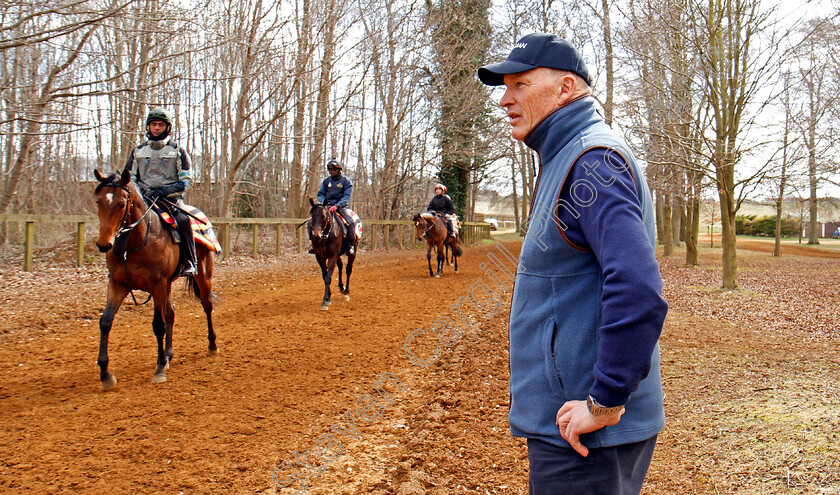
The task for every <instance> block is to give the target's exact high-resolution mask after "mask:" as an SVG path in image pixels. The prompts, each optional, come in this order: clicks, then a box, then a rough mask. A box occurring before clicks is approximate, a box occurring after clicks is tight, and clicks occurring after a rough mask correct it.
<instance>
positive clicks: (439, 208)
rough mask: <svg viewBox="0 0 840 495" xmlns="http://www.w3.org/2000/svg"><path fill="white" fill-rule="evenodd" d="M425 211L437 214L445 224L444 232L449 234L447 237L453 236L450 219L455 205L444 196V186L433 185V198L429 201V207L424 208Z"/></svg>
mask: <svg viewBox="0 0 840 495" xmlns="http://www.w3.org/2000/svg"><path fill="white" fill-rule="evenodd" d="M426 210H428V211H431V212H435V213H439V214H440V215H441V217H442V218H443V221H444V223H445V224H446V230H447V231H448V232H449V235H451V236H454V235H455V232H454V230H453V228H452V217H451V216H452V215H454V214H455V204H454V203H453V202H452V198H450V197H449V195H448V194H446V186H444V185H443V184H435V197H434V198H432V200H431V201H429V206H427V207H426Z"/></svg>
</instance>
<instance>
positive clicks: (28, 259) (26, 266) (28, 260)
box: [23, 222, 35, 272]
mask: <svg viewBox="0 0 840 495" xmlns="http://www.w3.org/2000/svg"><path fill="white" fill-rule="evenodd" d="M25 236H26V237H25V239H24V242H23V251H24V255H23V271H25V272H31V271H32V250H33V244H34V243H35V222H26V227H25Z"/></svg>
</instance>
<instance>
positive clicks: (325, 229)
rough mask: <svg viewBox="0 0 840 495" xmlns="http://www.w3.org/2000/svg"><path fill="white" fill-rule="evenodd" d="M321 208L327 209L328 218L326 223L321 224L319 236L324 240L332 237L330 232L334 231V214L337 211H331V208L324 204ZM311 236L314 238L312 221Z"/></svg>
mask: <svg viewBox="0 0 840 495" xmlns="http://www.w3.org/2000/svg"><path fill="white" fill-rule="evenodd" d="M320 208H321V209H322V210H325V214H324V217H325V218H326V220H325V221H324V223H323V224H322V225H321V235H320V236H318V238H319V239H321V240H322V241H323V240H326V239H328V238H329V237H330V232H331V231H332V223H333V220H334V219H333V217H332V216H333V215H334V214H335V213H333V212H331V211H330V210H329V208H326V207H323V206H321V207H320ZM310 220H311V219H310ZM309 238H310V239H312V222H309Z"/></svg>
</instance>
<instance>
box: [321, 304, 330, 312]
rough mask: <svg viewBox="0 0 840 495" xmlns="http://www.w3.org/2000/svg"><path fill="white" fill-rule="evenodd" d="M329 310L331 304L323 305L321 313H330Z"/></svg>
mask: <svg viewBox="0 0 840 495" xmlns="http://www.w3.org/2000/svg"><path fill="white" fill-rule="evenodd" d="M329 310H330V305H329V304H322V305H321V311H329Z"/></svg>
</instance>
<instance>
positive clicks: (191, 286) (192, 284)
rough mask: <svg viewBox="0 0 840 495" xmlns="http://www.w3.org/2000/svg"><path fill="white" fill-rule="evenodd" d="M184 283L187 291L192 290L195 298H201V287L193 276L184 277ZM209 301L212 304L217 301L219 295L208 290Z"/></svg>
mask: <svg viewBox="0 0 840 495" xmlns="http://www.w3.org/2000/svg"><path fill="white" fill-rule="evenodd" d="M185 279H186V280H185V282H184V283H185V284H186V289H187V291H188V292H192V294H193V295H194V296H195V298H196V299H199V300H200V299H201V289H199V288H198V282H196V281H195V277H185ZM208 299H209V300H210V302H212V303H213V304H215V303H217V302H219V296H217V295H216V293H215V292H213V291H210V297H209V298H208Z"/></svg>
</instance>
